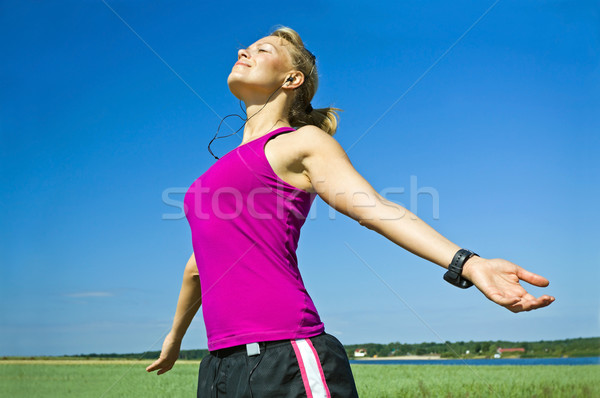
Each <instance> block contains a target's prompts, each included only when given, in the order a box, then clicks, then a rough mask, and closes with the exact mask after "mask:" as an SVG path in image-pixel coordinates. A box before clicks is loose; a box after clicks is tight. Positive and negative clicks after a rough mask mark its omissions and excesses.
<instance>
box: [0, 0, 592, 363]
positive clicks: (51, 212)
mask: <svg viewBox="0 0 600 398" xmlns="http://www.w3.org/2000/svg"><path fill="white" fill-rule="evenodd" d="M208 3H209V2H177V3H176V4H173V3H172V2H150V3H149V4H148V3H147V2H141V1H107V2H106V4H105V3H104V2H102V1H68V2H51V3H48V2H31V1H18V2H17V1H8V2H3V3H2V5H1V6H0V7H1V9H2V10H1V12H0V33H1V34H2V37H4V38H8V39H5V40H2V42H1V43H0V47H1V51H2V54H3V61H2V63H1V64H0V70H1V76H2V78H1V82H2V83H1V84H2V88H1V90H0V93H1V94H0V101H1V103H0V105H1V106H0V109H1V110H0V140H1V141H0V181H1V182H2V185H1V186H2V188H1V190H0V206H1V210H2V223H1V226H0V314H1V315H0V316H1V318H0V323H1V325H2V326H1V328H0V341H1V342H0V355H62V354H79V353H92V352H120V353H125V352H141V351H145V350H159V349H160V346H161V343H162V339H163V337H164V335H165V334H166V333H167V332H168V331H169V328H170V325H171V322H172V318H173V315H174V311H175V306H176V303H177V297H178V293H179V288H180V285H181V277H182V272H183V268H184V266H185V262H186V261H187V259H188V257H189V255H190V254H191V251H192V246H191V237H190V231H189V226H188V224H187V221H186V220H185V218H182V217H181V214H180V211H179V210H178V208H177V207H176V206H171V205H168V204H167V203H165V201H164V196H165V195H167V193H168V198H170V199H171V200H172V201H175V202H180V201H182V200H183V192H185V190H186V189H187V187H189V185H190V184H191V183H192V182H193V181H194V180H195V179H196V178H197V177H198V176H199V175H201V174H202V173H203V172H204V171H205V170H206V169H207V168H208V167H210V165H211V164H213V162H214V158H213V157H212V156H211V155H210V154H209V153H208V151H207V149H206V148H207V145H208V142H209V141H210V139H211V138H212V136H213V135H214V132H215V131H216V128H217V125H218V123H219V121H220V117H222V116H225V115H227V114H230V113H234V112H238V111H239V107H238V102H237V100H236V99H235V97H233V95H232V94H231V93H230V92H229V90H228V88H227V84H226V78H227V75H228V74H229V71H230V70H231V67H232V65H233V63H234V62H235V60H236V57H237V48H238V47H239V46H240V45H243V46H247V45H249V44H251V43H252V42H254V41H255V40H257V39H259V38H260V37H262V36H264V35H266V34H267V33H268V32H269V31H270V29H271V28H272V27H273V26H275V25H276V24H284V25H288V26H290V27H292V28H294V29H296V30H297V31H298V32H299V33H300V34H301V35H302V37H303V39H304V41H305V43H306V46H307V48H309V49H310V50H311V51H312V52H313V53H314V54H315V55H316V57H317V66H318V68H319V75H320V79H321V82H320V88H319V91H318V93H317V96H316V97H315V99H314V100H313V103H312V104H313V106H315V107H322V106H327V105H335V106H337V107H339V108H342V109H344V112H343V113H342V114H341V122H340V126H339V130H338V133H337V134H336V135H335V138H336V139H337V140H338V141H339V142H340V144H341V145H342V146H343V147H344V148H345V149H346V150H347V153H348V156H349V157H350V159H351V160H352V163H353V165H354V166H355V167H356V169H357V170H358V171H359V172H360V173H361V174H362V175H363V176H364V177H365V178H366V179H367V180H368V181H369V182H370V183H371V184H372V185H373V186H374V187H375V189H376V190H378V191H379V192H382V193H386V197H387V198H388V199H390V200H393V201H395V202H398V203H401V204H403V205H404V206H406V207H408V208H409V209H410V210H412V211H413V212H415V213H417V215H419V217H421V218H422V219H423V220H425V221H426V222H428V223H429V224H430V225H431V226H432V227H434V228H435V229H436V230H438V231H439V232H440V233H442V234H443V235H444V236H446V237H447V238H449V239H450V240H452V241H453V242H455V243H456V244H458V245H460V246H463V247H467V248H470V249H472V250H474V251H476V252H477V253H479V254H480V255H481V256H482V257H487V258H494V257H501V258H506V259H508V260H511V261H513V262H515V263H517V264H520V265H522V266H523V267H525V268H527V269H529V270H531V271H533V272H536V273H539V274H541V275H544V276H545V277H547V278H548V279H549V280H550V286H549V287H548V288H546V289H541V288H531V291H532V292H533V293H534V294H535V295H541V294H543V293H545V292H547V293H549V294H552V295H554V296H555V297H556V302H555V303H553V304H552V305H551V306H550V307H548V308H545V309H542V310H539V311H534V312H529V313H521V314H512V313H510V312H509V311H507V310H505V309H503V308H501V307H498V306H496V305H495V304H493V303H492V302H490V301H488V300H487V299H485V298H484V297H483V295H481V294H480V293H479V292H478V291H477V290H476V289H469V290H466V291H463V290H460V289H457V288H455V287H452V286H450V285H449V284H447V283H446V282H444V281H443V280H442V275H443V269H442V268H440V267H438V266H436V265H434V264H432V263H429V262H427V261H426V260H423V259H421V258H419V257H416V256H414V255H412V254H411V253H409V252H406V251H405V250H404V249H402V248H401V247H398V246H396V245H395V244H393V243H392V242H390V241H388V240H386V239H385V238H384V237H382V236H380V235H377V234H376V233H375V232H373V231H370V230H368V229H366V228H363V227H361V226H360V225H359V224H358V223H356V222H355V221H353V220H352V219H349V218H347V217H346V216H344V215H342V214H340V213H336V212H335V211H334V210H333V209H330V208H329V207H328V206H327V205H326V204H325V203H324V202H323V201H322V200H321V199H319V198H317V199H316V200H315V203H314V204H313V208H312V210H311V213H310V215H309V219H308V220H307V222H306V224H305V225H304V227H303V230H302V234H301V238H300V243H299V248H298V258H299V264H300V269H301V271H302V274H303V277H304V280H305V283H306V286H307V288H308V291H309V293H310V294H311V296H312V297H313V299H314V301H315V304H316V306H317V308H318V309H319V311H320V314H321V317H322V319H323V321H324V322H325V325H326V330H327V331H328V332H329V333H332V334H334V335H336V336H337V337H338V338H339V339H340V340H341V341H342V342H343V343H346V344H352V343H363V342H382V343H386V342H391V341H401V342H423V341H440V340H443V341H445V340H450V341H460V340H463V341H468V340H496V339H506V340H530V341H532V340H549V339H563V338H573V337H588V336H598V335H599V334H600V333H599V331H600V324H599V310H600V295H599V293H598V284H599V282H600V267H599V264H600V249H599V245H598V241H599V233H598V228H597V226H598V224H599V222H600V215H599V214H600V213H599V212H598V211H597V210H596V209H595V208H594V207H593V206H595V205H596V199H597V197H598V196H599V195H600V184H599V181H598V180H599V178H598V177H599V175H600V173H599V171H600V164H599V161H598V153H599V150H600V142H599V141H600V140H599V138H598V132H599V131H600V118H599V117H598V115H599V114H600V68H599V60H600V30H599V28H598V27H599V26H600V7H599V6H598V5H597V3H595V2H593V1H577V2H574V1H539V2H538V1H536V2H522V1H508V0H507V1H500V2H498V3H497V4H496V5H495V6H494V7H492V9H491V10H489V12H488V13H487V14H485V16H483V18H481V19H480V20H479V22H478V23H477V24H475V26H473V27H472V29H470V30H468V29H469V28H470V27H471V26H472V25H473V23H474V22H476V21H477V20H478V18H480V17H481V16H482V15H483V14H484V13H485V12H486V10H488V9H489V7H490V6H492V5H493V4H494V2H493V1H486V2H482V1H456V2H442V1H431V2H418V1H411V2H389V3H384V2H346V1H344V2H340V1H328V2H322V3H321V2H312V1H305V2H302V4H297V3H286V2H283V3H282V2H270V1H263V2H258V3H257V2H251V3H249V2H228V3H226V4H223V5H217V4H208ZM211 3H212V2H211ZM107 4H108V5H110V7H112V8H113V9H114V11H115V12H116V13H117V14H118V15H119V16H120V17H121V18H122V19H123V20H124V21H125V22H126V23H127V24H128V25H129V26H130V27H131V28H132V29H133V30H135V32H137V35H139V37H138V36H136V34H134V33H133V32H132V31H131V30H130V29H129V28H128V27H127V26H126V25H125V24H124V22H123V21H122V20H121V19H119V18H118V17H117V16H116V15H115V13H113V12H112V11H111V10H110V9H109V7H108V6H107ZM467 31H468V32H467ZM465 32H467V33H466V34H465V35H464V36H463V37H462V39H461V40H459V41H458V42H457V39H459V38H460V37H461V36H462V35H463V34H464V33H465ZM140 38H141V39H143V40H144V41H145V42H146V43H147V45H146V44H144V42H142V40H141V39H140ZM148 46H149V47H150V48H151V49H152V50H151V49H150V48H149V47H148ZM447 50H449V51H447ZM157 55H158V56H160V57H161V58H162V60H164V62H163V61H162V60H161V59H160V58H159V57H158V56H157ZM165 63H166V64H165ZM167 65H168V66H167ZM174 72H176V73H177V75H178V76H179V77H178V76H177V75H176V74H175V73H174ZM425 72H426V73H425ZM415 83H416V84H415ZM192 89H193V91H192ZM393 104H395V105H393ZM392 105H393V106H392ZM390 107H391V109H390ZM386 110H387V113H385V115H384V117H383V118H381V116H382V115H383V114H384V112H386ZM376 122H377V123H376ZM367 130H368V133H367V134H366V135H364V136H363V134H364V133H365V131H367ZM361 136H362V138H360V137H361ZM240 140H241V136H240V137H236V136H232V137H229V138H226V139H221V140H217V141H216V142H215V143H213V145H212V146H211V148H212V149H213V151H214V152H215V153H216V154H217V155H218V156H221V155H223V154H224V153H226V152H227V151H229V150H231V149H233V148H234V147H235V146H237V145H239V142H240ZM357 140H358V141H357ZM357 254H358V255H357ZM359 256H360V258H359ZM363 260H364V262H366V263H367V264H368V266H367V265H365V263H364V262H363ZM371 268H372V269H373V270H375V272H376V273H377V274H378V275H379V276H381V278H383V279H384V280H385V281H386V282H387V284H389V286H390V287H391V288H392V289H393V291H392V290H390V289H389V288H388V287H387V286H386V285H385V284H383V283H382V282H381V280H380V279H379V278H378V276H377V275H375V273H374V272H373V271H372V270H371ZM413 311H414V312H413ZM415 313H416V314H418V316H419V317H420V318H421V319H420V318H419V317H417V316H416V315H415ZM205 347H206V335H205V330H204V324H203V322H202V317H201V314H200V313H199V314H198V316H197V317H196V319H195V320H194V322H193V323H192V325H191V327H190V329H189V331H188V333H187V335H186V337H185V339H184V342H183V348H184V349H188V348H205Z"/></svg>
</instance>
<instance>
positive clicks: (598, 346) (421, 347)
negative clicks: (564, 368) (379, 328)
mask: <svg viewBox="0 0 600 398" xmlns="http://www.w3.org/2000/svg"><path fill="white" fill-rule="evenodd" d="M344 347H345V348H346V353H347V354H348V357H350V358H353V357H354V350H356V349H357V348H364V349H365V350H366V351H367V355H366V356H367V357H373V356H375V355H377V356H378V357H388V356H403V355H440V356H441V357H442V358H465V357H466V358H469V357H471V358H475V357H478V358H493V356H494V354H496V353H497V350H498V348H524V349H525V352H517V353H504V354H502V356H503V357H510V356H519V357H521V358H556V357H563V356H568V357H594V356H600V337H590V338H577V339H567V340H553V341H544V340H542V341H536V342H518V341H517V342H515V341H504V340H497V341H467V342H465V341H458V342H455V343H451V342H449V341H446V342H445V343H419V344H402V343H399V342H395V343H389V344H374V343H367V344H351V345H346V346H344Z"/></svg>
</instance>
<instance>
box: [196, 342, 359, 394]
mask: <svg viewBox="0 0 600 398" xmlns="http://www.w3.org/2000/svg"><path fill="white" fill-rule="evenodd" d="M254 347H256V345H254ZM258 347H260V353H259V354H257V355H249V352H248V351H247V347H246V345H243V346H236V347H232V348H226V349H223V350H217V351H212V352H210V353H209V354H208V355H206V356H205V357H204V358H203V359H202V362H201V363H200V370H199V372H198V397H199V398H217V397H221V398H222V397H235V398H238V397H254V398H271V397H273V398H275V397H286V398H292V397H307V398H311V397H312V398H321V397H358V393H357V391H356V385H355V383H354V378H353V376H352V370H351V369H350V363H349V362H348V356H347V355H346V351H345V350H344V346H342V344H341V343H340V342H339V340H338V339H336V338H335V337H334V336H332V335H330V334H327V333H323V334H320V335H318V336H315V337H311V338H307V339H298V340H280V341H271V342H266V343H258ZM251 348H252V347H251ZM250 354H255V352H250Z"/></svg>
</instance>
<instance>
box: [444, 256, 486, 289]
mask: <svg viewBox="0 0 600 398" xmlns="http://www.w3.org/2000/svg"><path fill="white" fill-rule="evenodd" d="M473 256H479V255H478V254H476V253H474V252H472V251H470V250H467V249H460V250H459V251H457V252H456V254H455V255H454V258H453V259H452V262H451V263H450V265H449V266H448V271H447V272H446V273H445V274H444V280H445V281H446V282H448V283H450V284H452V285H454V286H457V287H460V288H461V289H466V288H468V287H471V286H473V282H471V281H469V280H467V279H465V278H463V277H462V269H463V266H464V265H465V262H466V261H467V260H468V259H470V258H471V257H473Z"/></svg>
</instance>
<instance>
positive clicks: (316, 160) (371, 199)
mask: <svg viewBox="0 0 600 398" xmlns="http://www.w3.org/2000/svg"><path fill="white" fill-rule="evenodd" d="M302 129H303V133H302V135H303V140H302V141H303V143H304V145H303V146H304V147H305V148H306V150H305V153H304V157H303V160H302V162H303V165H304V169H305V171H306V174H307V177H308V178H309V179H310V182H311V185H312V186H313V188H314V190H315V191H316V193H317V194H318V195H319V196H320V197H321V198H322V199H323V200H324V201H325V202H326V203H327V204H329V205H330V206H331V207H333V208H334V209H336V210H337V211H339V212H341V213H343V214H345V215H347V216H349V217H351V218H353V219H355V220H357V221H360V220H361V219H362V218H363V215H364V214H365V211H366V209H367V208H372V207H374V206H375V204H376V203H377V202H378V201H379V199H380V195H379V194H378V193H377V192H376V191H375V189H373V187H372V186H371V184H369V182H368V181H367V180H366V179H365V178H364V177H363V176H362V175H360V173H359V172H358V171H356V169H355V168H354V166H353V165H352V163H351V162H350V158H348V155H347V154H346V152H345V151H344V149H343V148H342V146H341V145H340V144H339V143H338V142H337V140H336V139H335V138H333V137H332V136H330V135H329V134H327V133H326V132H324V131H323V130H321V129H320V128H318V127H315V126H304V127H302Z"/></svg>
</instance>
